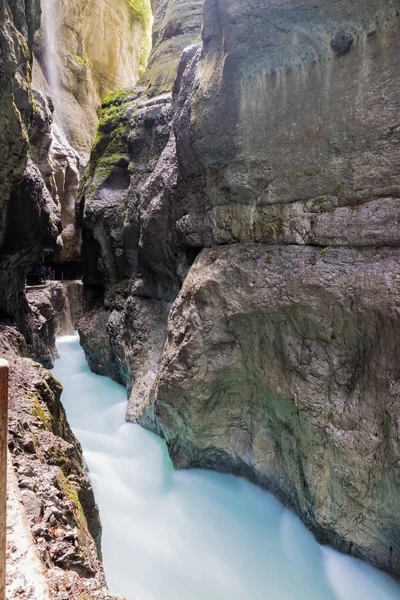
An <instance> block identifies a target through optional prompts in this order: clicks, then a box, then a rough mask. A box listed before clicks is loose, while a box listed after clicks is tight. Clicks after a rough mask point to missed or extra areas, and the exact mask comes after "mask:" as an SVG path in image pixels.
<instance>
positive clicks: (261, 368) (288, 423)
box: [80, 0, 400, 577]
mask: <svg viewBox="0 0 400 600" xmlns="http://www.w3.org/2000/svg"><path fill="white" fill-rule="evenodd" d="M154 6H155V8H156V10H157V11H159V12H158V14H157V13H156V18H155V24H156V25H155V40H158V44H160V48H161V44H162V43H163V42H162V39H163V35H167V33H166V32H167V31H168V27H166V28H165V29H163V27H164V26H163V25H162V24H163V23H165V21H164V19H165V16H166V15H167V14H172V12H173V11H174V10H175V9H176V8H177V6H178V3H174V2H173V1H171V2H170V3H165V2H163V1H162V0H160V1H159V2H154ZM185 6H187V5H185ZM182 10H183V6H182ZM171 11H172V12H171ZM175 14H177V13H175ZM203 20H204V24H203V29H202V43H201V44H198V45H197V46H192V47H191V48H189V49H187V50H186V51H185V52H184V53H183V55H182V58H181V61H180V63H179V67H178V69H177V71H176V80H175V83H174V87H173V96H172V103H171V104H170V100H169V99H167V98H163V97H161V98H160V97H158V98H155V99H154V101H153V102H152V103H150V104H149V100H146V102H143V101H142V100H143V99H142V97H141V96H140V92H138V90H136V92H135V93H134V94H133V95H131V96H129V95H128V96H125V98H124V99H123V100H121V99H120V100H121V101H118V102H117V101H116V102H115V104H114V105H113V106H106V107H105V112H103V123H102V125H101V128H100V130H99V132H100V134H101V135H100V138H101V140H102V146H97V147H95V151H94V153H93V154H92V159H91V167H90V170H89V172H88V176H87V179H86V181H85V184H84V186H83V188H82V195H81V201H80V219H81V222H82V224H83V227H84V248H85V259H84V260H85V262H84V278H85V284H86V288H85V297H86V300H85V302H86V311H87V312H86V315H85V318H84V321H83V322H82V341H83V345H84V347H85V349H86V352H87V356H88V357H89V362H90V364H91V366H92V368H93V369H94V370H97V371H99V372H102V373H107V374H110V375H111V376H113V377H114V378H115V379H117V380H119V381H122V382H124V383H126V384H127V385H128V393H129V395H130V401H129V408H128V417H129V418H130V419H132V420H138V421H140V422H141V423H143V424H144V425H145V426H147V427H149V428H151V429H153V430H155V431H157V432H158V433H161V434H162V435H164V436H165V438H166V439H167V442H168V444H169V447H170V452H171V456H172V458H173V460H174V463H175V465H176V466H178V467H198V466H200V467H206V468H213V469H217V470H222V471H225V472H234V473H240V474H242V475H245V476H246V477H248V478H250V479H252V480H254V481H256V482H257V483H259V484H260V485H262V486H265V487H267V488H268V489H271V490H273V491H274V492H275V493H276V494H277V495H278V496H279V497H280V498H281V499H282V500H283V501H284V502H285V503H286V504H287V505H289V506H291V507H293V508H294V509H295V510H296V511H297V512H298V514H299V515H300V516H301V517H302V518H303V520H304V521H305V523H306V524H307V525H308V526H309V527H310V528H311V529H312V530H313V531H314V533H315V534H316V535H317V536H318V538H319V539H320V540H322V541H323V542H328V543H330V544H333V545H334V546H335V547H337V548H339V549H341V550H343V551H345V552H349V553H353V554H355V555H357V556H361V557H362V558H364V559H366V560H368V561H369V562H371V563H373V564H375V565H376V566H378V567H381V568H383V569H386V570H387V571H389V572H391V573H392V574H394V575H396V576H398V577H399V576H400V538H399V535H398V532H399V520H398V515H397V510H396V506H397V505H398V503H399V500H400V497H399V492H398V489H399V476H398V473H397V467H396V465H397V461H398V456H399V443H400V438H399V434H398V422H397V421H398V419H397V411H396V409H395V406H396V403H397V401H398V391H397V383H396V382H397V380H398V378H399V374H398V372H397V371H398V369H397V366H396V360H395V356H396V353H397V351H398V342H399V340H398V336H397V335H396V330H397V320H398V315H397V308H396V306H397V295H398V290H397V279H398V277H399V273H398V267H397V262H398V257H399V241H400V238H399V233H398V231H399V230H398V217H397V213H398V210H399V202H400V200H399V199H400V193H399V192H400V180H399V169H398V164H399V160H400V144H399V142H400V139H399V132H400V130H399V126H398V124H399V116H400V115H399V107H398V97H399V91H400V90H399V86H400V73H399V66H398V61H397V60H396V57H397V56H398V54H399V39H400V37H399V27H400V3H399V1H398V0H389V1H386V0H385V1H384V0H378V1H372V0H355V1H354V2H352V3H351V4H349V3H348V2H346V1H345V0H338V1H337V2H335V3H327V2H319V3H317V4H316V3H315V2H309V1H308V0H285V1H284V2H282V1H281V0H279V2H278V1H275V0H268V1H267V2H266V1H265V0H263V1H261V0H251V1H250V2H247V3H243V2H239V0H238V1H235V0H234V1H232V0H229V1H228V0H206V2H205V4H204V11H203ZM171 27H172V26H171ZM178 30H179V28H178ZM171 31H177V30H175V29H173V28H172V29H171ZM162 32H164V33H162ZM172 37H174V36H173V35H172ZM195 38H196V36H192V43H193V41H196V40H195ZM166 54H167V53H166ZM162 60H163V59H162V58H158V55H157V43H156V45H155V48H154V50H153V57H152V58H150V62H149V75H148V80H149V81H150V80H151V78H152V77H153V76H152V75H151V71H152V68H153V66H155V67H157V64H158V61H160V63H159V64H160V65H162ZM152 61H154V62H152ZM164 71H166V70H165V69H164ZM171 71H172V72H175V70H174V68H171ZM154 72H155V73H156V70H155V71H154ZM168 77H169V76H168ZM168 77H167V79H168ZM153 81H154V84H153V85H154V88H153V89H154V91H155V93H157V90H159V89H163V85H164V84H163V83H162V82H161V84H160V87H158V83H157V77H155V78H154V80H153ZM151 89H152V88H151V87H150V90H148V91H147V98H148V97H149V96H151V94H152V91H151ZM169 89H170V88H169ZM138 94H139V95H138ZM166 103H167V104H166ZM168 129H169V133H168ZM100 138H99V139H100ZM149 140H154V145H153V146H152V145H151V144H150V143H149ZM99 148H100V150H101V151H100V152H98V150H99ZM115 149H117V151H116V152H115ZM210 248H211V249H210ZM196 257H198V258H197V259H196ZM193 261H195V262H194V265H193V266H191V265H192V264H193ZM182 285H183V287H182V288H181V286H182ZM180 288H181V289H180ZM179 290H180V291H179ZM176 296H177V299H176V300H175V303H174V304H173V305H172V308H171V309H170V303H171V302H173V301H174V299H175V298H176ZM167 315H169V321H168V326H167V319H166V316H167ZM100 324H101V327H100ZM154 332H157V335H155V333H154ZM165 340H166V343H165V345H164V341H165Z"/></svg>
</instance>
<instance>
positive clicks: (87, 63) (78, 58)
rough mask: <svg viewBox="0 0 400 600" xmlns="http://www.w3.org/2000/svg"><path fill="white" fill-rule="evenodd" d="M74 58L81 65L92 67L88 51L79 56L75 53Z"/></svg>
mask: <svg viewBox="0 0 400 600" xmlns="http://www.w3.org/2000/svg"><path fill="white" fill-rule="evenodd" d="M74 58H75V60H76V61H78V63H79V64H80V65H81V67H91V66H92V63H91V62H90V60H89V58H88V55H87V54H86V52H85V53H84V55H83V56H79V55H78V54H74Z"/></svg>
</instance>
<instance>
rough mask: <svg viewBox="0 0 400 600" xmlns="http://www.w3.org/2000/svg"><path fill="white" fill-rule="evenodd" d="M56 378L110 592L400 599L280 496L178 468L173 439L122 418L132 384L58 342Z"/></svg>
mask: <svg viewBox="0 0 400 600" xmlns="http://www.w3.org/2000/svg"><path fill="white" fill-rule="evenodd" d="M57 347H58V351H59V353H60V357H61V360H59V361H57V362H56V367H55V369H54V371H53V374H54V376H55V377H56V378H57V379H59V380H60V381H61V383H62V385H63V386H64V393H63V397H62V400H63V403H64V406H65V408H66V411H67V414H68V418H69V422H70V424H71V426H72V428H73V430H74V432H75V434H76V435H77V436H78V438H79V439H80V441H81V443H82V446H83V449H84V454H85V457H86V460H87V463H88V465H89V469H90V474H91V479H92V482H93V486H94V490H95V495H96V499H97V502H98V505H99V508H100V514H101V519H102V523H103V542H102V545H103V555H104V564H105V569H106V575H107V580H108V584H109V587H110V590H111V591H112V592H114V593H119V594H122V595H124V596H125V597H126V598H127V600H399V598H400V586H399V585H398V584H397V583H395V582H394V581H393V580H391V579H390V578H389V577H387V576H386V575H385V574H383V573H381V572H379V571H377V570H375V569H372V568H371V567H369V566H367V565H365V564H364V563H362V562H360V561H357V560H355V559H353V558H350V557H347V556H343V555H341V554H338V553H337V552H334V551H333V550H331V549H329V548H322V547H321V546H319V545H318V544H317V543H316V542H315V540H314V538H313V536H312V535H311V534H310V533H309V532H308V531H307V530H306V529H305V527H304V526H303V525H302V524H301V522H300V520H299V519H298V518H297V517H296V516H295V515H293V514H292V513H291V512H290V511H288V510H286V509H284V508H283V507H282V506H281V505H280V504H279V503H278V502H277V501H276V500H275V499H274V498H273V496H272V495H271V494H268V493H267V492H264V491H262V490H260V489H259V488H257V487H256V486H254V485H252V484H250V483H248V482H247V481H244V480H242V479H240V478H237V477H232V476H228V475H219V474H216V473H210V472H205V471H199V470H193V471H174V470H173V468H172V465H171V462H170V459H169V457H168V454H167V450H166V446H165V444H164V442H163V441H162V440H161V439H159V438H158V437H157V436H155V435H153V434H151V433H149V432H148V431H146V430H144V429H142V428H141V427H139V426H138V425H132V424H128V423H125V420H124V418H125V410H126V393H125V389H124V388H122V387H121V386H119V385H117V384H116V383H114V382H112V381H111V380H110V379H108V378H106V377H100V376H98V375H94V374H93V373H91V372H90V370H89V368H88V366H87V364H86V361H85V358H84V354H83V352H82V350H81V348H80V346H79V341H78V337H76V336H66V337H62V338H59V340H58V344H57Z"/></svg>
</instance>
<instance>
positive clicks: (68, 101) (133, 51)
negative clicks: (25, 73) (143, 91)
mask: <svg viewBox="0 0 400 600" xmlns="http://www.w3.org/2000/svg"><path fill="white" fill-rule="evenodd" d="M150 26H151V9H150V2H149V0H116V1H114V2H109V1H107V0H93V1H91V2H83V1H82V0H68V2H55V3H54V2H49V1H46V2H44V3H43V15H42V22H41V28H40V30H39V31H38V33H37V35H36V37H35V58H36V60H35V64H34V83H35V87H37V88H38V89H41V90H42V91H46V92H48V93H50V94H51V96H52V98H53V102H54V104H55V108H56V122H57V124H58V125H59V126H60V128H61V129H62V131H63V132H64V134H65V135H66V137H67V139H68V140H69V142H70V143H71V144H72V146H73V147H74V148H75V149H76V150H78V152H80V153H83V154H87V153H88V152H89V149H90V147H91V144H92V141H93V138H94V134H95V131H96V127H97V121H98V117H99V112H100V106H101V100H102V99H103V98H104V97H105V96H106V95H107V94H108V93H109V92H111V91H114V90H116V89H118V88H122V87H128V86H133V85H134V84H135V83H136V81H137V79H138V77H139V74H140V72H141V69H142V68H143V67H144V65H145V62H146V60H147V55H148V50H149V44H150V42H149V32H150Z"/></svg>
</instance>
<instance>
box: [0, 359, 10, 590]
mask: <svg viewBox="0 0 400 600" xmlns="http://www.w3.org/2000/svg"><path fill="white" fill-rule="evenodd" d="M8 371H9V369H8V362H7V361H6V360H4V359H3V358H0V600H5V597H6V536H7V523H6V521H7V447H8V446H7V433H8Z"/></svg>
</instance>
